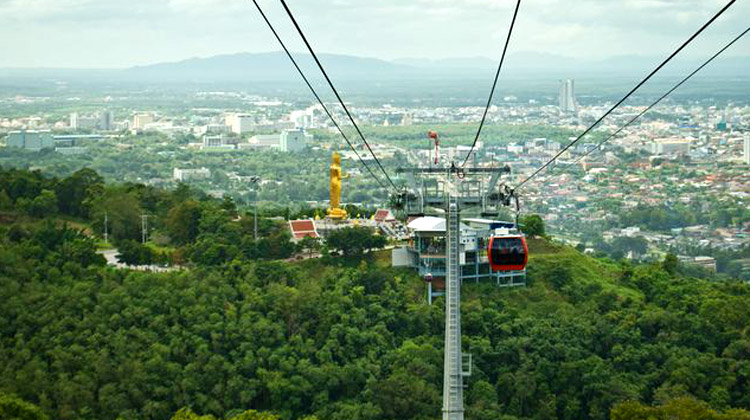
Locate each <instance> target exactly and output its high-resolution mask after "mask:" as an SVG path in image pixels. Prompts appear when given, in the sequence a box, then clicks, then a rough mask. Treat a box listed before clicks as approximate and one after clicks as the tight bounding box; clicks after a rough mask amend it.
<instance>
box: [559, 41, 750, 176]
mask: <svg viewBox="0 0 750 420" xmlns="http://www.w3.org/2000/svg"><path fill="white" fill-rule="evenodd" d="M748 32H750V27H748V28H747V29H745V30H744V31H743V32H742V33H741V34H739V35H737V37H735V38H734V39H733V40H732V41H731V42H729V43H728V44H727V45H725V46H724V48H722V49H720V50H719V51H718V52H717V53H716V54H714V55H713V56H711V58H709V59H708V60H706V61H705V62H704V63H703V64H701V65H700V67H698V68H697V69H695V70H693V72H692V73H690V74H689V75H687V76H686V77H685V78H684V79H682V80H681V81H680V82H679V83H677V84H676V85H674V86H673V87H672V88H671V89H669V90H668V91H667V93H665V94H664V95H662V96H661V97H660V98H659V99H657V100H656V101H655V102H654V103H652V104H651V105H649V107H648V108H646V109H644V110H643V111H641V112H640V113H639V114H638V115H636V116H635V117H633V118H632V119H631V120H630V121H628V122H627V123H626V124H625V125H623V126H622V127H620V128H619V129H618V130H617V131H615V132H614V133H612V134H611V135H610V136H609V137H607V138H606V139H604V140H602V141H601V142H600V143H599V144H597V145H596V147H594V148H593V149H591V150H589V151H587V152H586V153H585V154H584V155H583V156H581V157H579V158H578V159H576V160H575V161H574V162H573V163H571V165H575V164H577V163H578V162H580V161H582V160H583V159H585V158H586V157H587V156H589V155H590V154H591V153H593V152H594V151H596V150H601V147H602V146H603V145H604V143H606V142H608V141H610V140H612V139H613V138H615V137H616V136H617V135H618V134H620V133H621V132H622V131H623V130H625V129H626V128H628V127H630V126H631V125H632V124H633V123H634V122H636V120H638V119H639V118H641V117H642V116H643V115H645V114H646V113H647V112H648V111H650V110H651V109H652V108H653V107H655V106H656V105H658V104H659V103H660V102H661V101H663V100H664V98H666V97H667V96H669V95H671V94H672V92H674V91H675V90H677V89H678V88H679V87H680V86H682V85H683V84H685V83H686V82H687V81H688V80H690V79H691V78H692V77H693V76H695V75H696V74H697V73H698V72H699V71H701V70H703V68H704V67H706V66H707V65H709V64H710V63H711V62H712V61H714V59H716V58H717V57H718V56H720V55H721V54H722V53H723V52H724V51H726V50H727V49H729V47H731V46H732V45H734V43H736V42H737V41H739V40H740V39H741V38H742V37H743V36H745V35H746V34H747V33H748Z"/></svg>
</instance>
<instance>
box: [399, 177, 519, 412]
mask: <svg viewBox="0 0 750 420" xmlns="http://www.w3.org/2000/svg"><path fill="white" fill-rule="evenodd" d="M397 172H399V173H403V174H406V178H407V181H408V182H409V184H410V189H411V192H410V193H408V194H406V200H405V207H406V208H407V209H411V210H416V211H417V212H420V213H421V212H422V211H424V210H425V209H426V208H428V207H432V208H437V209H441V210H443V211H444V212H445V213H444V215H445V230H446V260H447V261H446V265H447V267H446V268H447V270H446V274H447V275H446V281H445V283H446V284H445V287H446V295H445V353H444V356H443V420H463V419H464V377H466V376H470V375H471V355H469V354H464V353H463V352H462V350H461V262H460V259H459V253H460V250H461V210H462V209H463V208H470V207H474V208H481V209H482V211H483V213H484V212H488V213H492V212H493V211H496V210H497V208H498V207H500V206H502V205H507V204H503V202H504V200H505V197H503V195H502V194H501V193H499V192H498V191H499V190H498V191H496V189H497V188H496V187H497V184H498V181H499V179H500V176H501V175H502V174H508V173H510V168H508V167H507V166H506V167H501V168H464V169H459V168H456V167H452V168H435V167H430V168H409V169H399V170H398V171H397ZM417 176H425V177H429V176H437V177H438V178H440V181H437V182H430V183H428V182H425V181H424V180H422V181H421V182H418V181H417V179H416V177H417ZM477 176H478V177H479V178H481V177H483V176H484V177H485V178H486V177H489V180H486V179H485V180H479V181H477V180H471V179H468V178H467V177H477ZM465 178H466V179H465ZM433 181H434V180H433ZM465 357H466V358H467V359H468V360H464V358H465ZM466 362H467V363H466ZM465 366H466V368H465Z"/></svg>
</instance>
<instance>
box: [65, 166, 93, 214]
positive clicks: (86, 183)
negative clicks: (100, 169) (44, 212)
mask: <svg viewBox="0 0 750 420" xmlns="http://www.w3.org/2000/svg"><path fill="white" fill-rule="evenodd" d="M103 191H104V179H103V178H102V177H101V175H99V174H98V173H96V171H94V170H93V169H89V168H83V169H80V170H78V171H76V172H74V173H73V175H71V176H70V177H68V178H65V179H63V180H62V181H61V182H59V183H58V184H57V187H56V188H55V192H56V193H57V196H58V198H59V199H60V212H62V213H63V214H67V215H70V216H75V217H83V218H88V217H89V216H90V210H91V207H90V206H91V200H92V199H94V198H96V197H97V196H99V195H101V194H102V192H103Z"/></svg>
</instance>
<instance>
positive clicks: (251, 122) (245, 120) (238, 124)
mask: <svg viewBox="0 0 750 420" xmlns="http://www.w3.org/2000/svg"><path fill="white" fill-rule="evenodd" d="M224 124H226V125H228V126H229V127H231V130H232V132H233V133H237V134H244V133H247V132H248V131H252V130H253V128H255V118H254V117H253V116H252V115H248V114H227V115H226V116H225V117H224Z"/></svg>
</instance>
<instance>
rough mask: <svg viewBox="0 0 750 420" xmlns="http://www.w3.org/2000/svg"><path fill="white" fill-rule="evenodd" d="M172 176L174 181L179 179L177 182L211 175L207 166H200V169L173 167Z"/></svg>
mask: <svg viewBox="0 0 750 420" xmlns="http://www.w3.org/2000/svg"><path fill="white" fill-rule="evenodd" d="M172 177H173V178H174V179H175V180H176V181H179V182H186V181H192V180H200V179H208V178H210V177H211V171H210V170H208V169H207V168H200V169H180V168H174V171H173V176H172Z"/></svg>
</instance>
